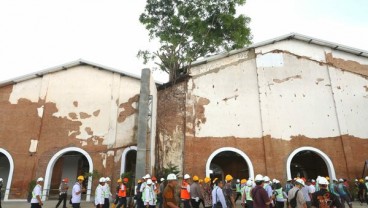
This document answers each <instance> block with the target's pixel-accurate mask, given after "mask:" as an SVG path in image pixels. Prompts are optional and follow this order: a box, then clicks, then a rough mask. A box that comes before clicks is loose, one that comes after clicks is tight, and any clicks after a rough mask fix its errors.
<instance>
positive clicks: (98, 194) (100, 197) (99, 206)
mask: <svg viewBox="0 0 368 208" xmlns="http://www.w3.org/2000/svg"><path fill="white" fill-rule="evenodd" d="M99 182H100V184H99V185H98V186H97V188H96V191H95V205H96V208H103V206H104V203H105V194H104V186H105V182H106V179H105V178H104V177H102V178H100V180H99Z"/></svg>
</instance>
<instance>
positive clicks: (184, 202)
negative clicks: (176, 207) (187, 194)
mask: <svg viewBox="0 0 368 208" xmlns="http://www.w3.org/2000/svg"><path fill="white" fill-rule="evenodd" d="M181 201H182V202H183V205H184V208H190V201H189V199H188V200H186V199H185V200H183V199H182V200H181Z"/></svg>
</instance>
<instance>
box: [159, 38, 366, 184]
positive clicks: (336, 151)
mask: <svg viewBox="0 0 368 208" xmlns="http://www.w3.org/2000/svg"><path fill="white" fill-rule="evenodd" d="M367 63H368V59H367V58H363V57H358V56H354V55H351V54H348V53H344V52H339V51H335V50H331V49H329V48H326V47H322V46H318V45H315V44H308V43H305V42H302V41H297V40H285V41H280V42H276V43H274V44H270V45H266V46H262V47H258V48H255V49H253V50H248V51H245V52H242V53H239V54H235V55H232V56H229V57H226V58H222V59H218V60H215V61H211V62H208V63H206V64H202V65H198V66H195V67H193V68H192V69H191V72H190V75H191V78H188V79H187V81H186V82H182V83H180V86H181V85H184V84H186V86H183V87H182V88H184V89H185V87H186V89H187V90H186V93H187V95H186V97H185V99H186V100H185V106H186V107H185V109H186V112H185V115H182V114H183V113H180V110H181V108H180V107H179V106H182V99H183V98H180V101H181V102H179V101H178V100H177V99H175V97H174V96H173V95H170V94H168V93H167V92H168V91H169V90H170V89H172V88H175V89H176V90H177V89H178V87H177V85H178V84H177V85H176V87H172V88H168V89H165V90H163V91H160V96H159V103H160V102H164V100H165V101H168V100H173V101H172V102H170V103H171V104H170V105H176V108H175V107H173V106H170V109H174V108H175V110H174V111H167V110H166V109H167V108H164V109H165V110H166V111H165V115H166V118H169V117H171V118H173V117H175V121H180V123H179V122H173V123H171V122H170V124H164V126H161V127H159V129H161V128H162V127H163V128H165V131H166V132H175V131H176V130H177V129H180V130H181V128H182V125H183V124H182V122H183V121H182V119H184V118H185V121H184V122H185V127H186V129H185V130H184V132H185V145H184V147H182V148H183V149H182V150H184V167H183V168H184V169H185V172H188V173H191V174H198V175H200V176H204V175H205V165H206V162H207V159H208V158H209V156H210V155H211V154H212V153H213V152H214V151H215V150H217V149H219V148H221V147H235V148H238V149H240V150H242V151H243V152H244V153H245V154H246V155H247V156H248V157H249V158H250V160H251V161H252V163H253V166H254V171H255V174H257V173H262V174H267V175H269V176H270V177H271V178H280V179H285V178H286V161H287V159H288V157H289V155H290V154H291V152H293V151H294V150H295V149H297V148H299V147H304V146H308V147H315V148H317V149H319V150H321V151H322V152H324V153H325V154H326V155H327V156H328V157H329V158H330V159H331V161H332V163H333V165H334V168H335V172H336V176H337V177H351V178H354V177H358V176H360V174H361V168H362V167H361V166H362V164H363V163H364V161H365V159H366V158H367V157H368V155H367V152H366V149H367V147H368V140H367V139H368V128H366V127H365V123H366V122H364V121H367V119H368V117H367V114H368V110H367V107H368V90H367V89H368V78H367V75H366V73H367ZM163 94H165V97H164V98H163V97H161V95H163ZM168 96H169V97H168ZM159 106H160V105H159ZM162 110H163V109H162ZM180 116H182V117H181V118H180ZM159 120H161V118H160V117H159ZM180 132H182V130H181V131H180ZM173 135H174V133H171V134H167V140H170V139H173V138H174V136H173ZM178 148H179V147H178ZM167 157H168V155H164V158H167ZM177 164H178V165H180V163H177Z"/></svg>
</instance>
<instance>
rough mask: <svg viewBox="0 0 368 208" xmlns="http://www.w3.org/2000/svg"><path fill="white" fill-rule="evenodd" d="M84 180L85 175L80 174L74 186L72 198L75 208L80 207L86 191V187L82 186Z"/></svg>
mask: <svg viewBox="0 0 368 208" xmlns="http://www.w3.org/2000/svg"><path fill="white" fill-rule="evenodd" d="M83 181H84V176H82V175H80V176H78V178H77V182H76V183H75V184H74V186H73V189H72V199H71V202H72V206H73V208H80V202H81V197H82V192H84V191H86V189H85V188H84V187H83V186H82V184H83Z"/></svg>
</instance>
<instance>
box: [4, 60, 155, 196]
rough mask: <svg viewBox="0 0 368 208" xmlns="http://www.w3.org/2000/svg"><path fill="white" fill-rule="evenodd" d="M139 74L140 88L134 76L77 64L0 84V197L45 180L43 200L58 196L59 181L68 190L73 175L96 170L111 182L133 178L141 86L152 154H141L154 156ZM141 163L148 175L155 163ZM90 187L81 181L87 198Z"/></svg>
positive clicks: (17, 193)
mask: <svg viewBox="0 0 368 208" xmlns="http://www.w3.org/2000/svg"><path fill="white" fill-rule="evenodd" d="M147 71H149V70H146V72H147ZM143 74H144V76H145V83H142V81H141V78H140V77H137V76H135V75H131V74H129V73H124V72H119V71H117V70H115V69H112V68H109V67H105V66H102V65H99V64H95V63H91V62H88V61H84V60H78V61H75V62H72V63H68V64H64V65H62V66H58V67H54V68H51V69H47V70H44V71H40V72H38V73H34V74H31V75H27V76H23V77H20V78H16V79H13V80H10V81H6V82H3V83H0V115H1V116H0V177H2V178H3V179H4V188H6V189H5V196H4V199H5V200H8V199H24V198H25V197H26V194H27V187H28V184H29V183H30V181H31V180H34V179H35V178H37V177H44V178H45V183H44V197H46V196H51V195H52V194H57V189H58V187H59V183H60V181H61V179H62V178H65V177H68V178H69V179H70V181H71V182H70V186H71V185H73V183H74V182H75V180H76V177H77V176H78V175H80V174H86V173H93V172H94V171H95V173H98V174H99V175H100V176H109V177H110V178H112V180H113V184H115V181H116V180H117V179H118V178H120V174H121V173H123V172H135V164H136V157H137V153H136V150H137V138H136V137H137V136H136V135H137V132H138V131H139V127H138V122H139V121H138V120H139V119H138V118H139V108H138V102H140V99H141V97H142V96H140V91H141V86H147V89H148V92H149V94H147V98H149V99H150V102H149V106H148V108H149V110H150V119H147V118H145V121H146V122H148V123H147V125H148V128H149V130H148V131H149V132H150V134H148V136H149V139H148V141H152V142H148V143H149V145H150V147H147V149H148V150H152V151H147V154H148V157H149V158H154V155H153V153H154V146H155V145H154V141H155V139H154V138H155V132H156V130H155V128H156V127H155V126H156V124H155V122H156V119H155V118H156V101H157V90H156V85H155V82H154V81H153V78H152V76H150V73H149V72H148V73H143ZM142 77H143V75H142ZM142 80H143V78H142ZM143 106H144V105H143ZM146 108H147V106H146ZM147 163H148V164H149V165H148V170H149V171H150V169H152V168H153V167H154V160H152V162H151V161H148V162H147ZM94 179H96V178H94ZM94 182H95V183H96V180H94ZM92 184H93V181H92V177H89V178H87V179H86V180H85V186H86V188H87V192H86V193H85V195H84V197H83V198H85V199H86V200H89V199H90V195H91V189H94V187H92Z"/></svg>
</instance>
